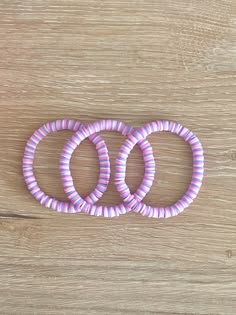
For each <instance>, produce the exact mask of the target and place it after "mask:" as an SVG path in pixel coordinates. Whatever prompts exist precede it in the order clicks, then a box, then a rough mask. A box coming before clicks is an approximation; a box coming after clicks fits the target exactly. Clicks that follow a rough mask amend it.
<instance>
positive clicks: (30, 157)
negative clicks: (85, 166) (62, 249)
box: [23, 119, 110, 213]
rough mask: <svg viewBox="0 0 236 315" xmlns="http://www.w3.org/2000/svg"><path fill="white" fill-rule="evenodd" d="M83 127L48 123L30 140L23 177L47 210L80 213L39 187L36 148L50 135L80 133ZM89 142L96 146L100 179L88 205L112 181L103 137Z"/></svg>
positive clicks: (73, 122)
mask: <svg viewBox="0 0 236 315" xmlns="http://www.w3.org/2000/svg"><path fill="white" fill-rule="evenodd" d="M82 127H83V125H82V124H81V123H80V122H79V121H77V120H72V119H63V120H56V121H52V122H48V123H46V124H45V125H43V126H41V127H40V128H39V129H38V130H36V131H35V132H34V133H33V135H32V136H31V137H30V139H29V140H28V142H27V144H26V147H25V152H24V157H23V176H24V178H25V183H26V185H27V187H28V190H29V192H30V193H31V194H32V195H33V197H34V198H35V199H36V200H38V201H39V202H40V203H41V204H42V205H44V206H45V207H47V208H52V209H53V210H56V211H58V212H70V213H74V212H78V210H77V211H76V210H75V208H74V206H73V204H72V203H69V202H64V201H59V200H57V199H56V198H53V197H50V196H48V195H46V194H45V193H44V192H43V191H42V190H41V189H40V187H39V185H38V183H37V180H36V178H35V176H34V170H33V162H34V156H35V152H36V148H37V146H38V144H39V142H40V141H41V140H42V139H43V138H45V137H46V136H47V135H48V134H50V133H52V132H56V131H59V130H72V131H78V130H80V129H81V128H82ZM89 140H90V141H91V142H93V143H94V144H95V146H96V149H97V152H98V157H99V165H100V175H99V179H98V184H97V186H96V188H95V189H94V191H93V192H91V194H90V195H89V196H87V197H86V198H85V200H86V202H88V203H91V204H93V203H95V202H97V201H98V200H99V199H100V198H101V197H102V195H103V193H104V192H105V191H106V189H107V186H108V183H109V180H110V161H109V156H108V150H107V146H106V144H105V142H104V140H103V139H102V137H101V136H99V135H97V134H93V135H92V136H90V137H89Z"/></svg>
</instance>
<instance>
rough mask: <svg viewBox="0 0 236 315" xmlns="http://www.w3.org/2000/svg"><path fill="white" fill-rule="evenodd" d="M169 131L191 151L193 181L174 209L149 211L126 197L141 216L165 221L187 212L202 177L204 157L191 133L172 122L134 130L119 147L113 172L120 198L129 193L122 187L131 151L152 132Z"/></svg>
mask: <svg viewBox="0 0 236 315" xmlns="http://www.w3.org/2000/svg"><path fill="white" fill-rule="evenodd" d="M161 131H169V132H172V133H175V134H176V135H178V136H180V137H182V138H183V139H184V140H185V141H186V142H188V143H189V144H190V146H191V149H192V154H193V174H192V180H191V183H190V185H189V188H188V190H187V192H186V193H185V194H184V195H183V196H182V197H181V198H180V199H179V200H178V201H177V202H176V203H175V204H173V205H171V206H169V207H152V206H147V205H146V204H145V203H143V202H142V201H141V200H137V198H135V197H134V196H129V198H130V200H129V201H128V204H127V206H128V207H129V208H130V209H131V210H133V211H135V212H139V213H141V214H142V215H145V216H148V217H154V218H167V217H171V216H175V215H177V214H179V213H180V212H182V211H183V210H184V209H185V208H187V207H188V206H189V205H190V204H191V203H192V201H193V200H194V199H195V198H196V196H197V194H198V192H199V190H200V188H201V185H202V179H203V173H204V156H203V148H202V145H201V143H200V141H199V139H198V138H197V136H196V135H194V134H193V133H192V132H191V131H189V130H188V129H187V128H185V127H183V126H182V125H180V124H178V123H175V122H172V121H154V122H151V123H148V124H145V125H144V126H143V127H142V128H139V129H136V130H135V131H134V132H133V133H132V134H131V135H130V136H129V137H128V138H127V139H126V140H125V141H124V143H123V144H122V146H121V148H120V151H119V154H118V157H117V159H116V171H115V186H116V188H117V190H118V192H119V193H120V196H121V197H122V196H123V191H124V190H127V189H128V186H127V184H126V183H125V172H126V161H127V158H128V155H129V154H130V152H131V150H132V149H133V147H134V146H135V145H136V143H138V142H139V141H142V140H143V139H146V137H147V136H148V135H150V134H152V133H153V132H161Z"/></svg>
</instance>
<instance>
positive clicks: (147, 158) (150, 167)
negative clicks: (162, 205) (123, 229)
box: [60, 120, 155, 217]
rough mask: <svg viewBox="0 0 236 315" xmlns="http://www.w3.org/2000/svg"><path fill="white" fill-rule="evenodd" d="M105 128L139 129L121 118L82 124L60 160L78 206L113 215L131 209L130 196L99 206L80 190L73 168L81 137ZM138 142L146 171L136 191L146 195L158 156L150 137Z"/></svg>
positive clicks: (124, 131)
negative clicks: (112, 204) (71, 166)
mask: <svg viewBox="0 0 236 315" xmlns="http://www.w3.org/2000/svg"><path fill="white" fill-rule="evenodd" d="M104 130H109V131H117V132H119V133H121V134H122V135H124V136H128V135H132V134H133V132H135V129H134V128H132V127H129V126H127V125H126V124H124V123H122V122H120V121H117V120H101V121H97V122H94V123H92V124H89V125H87V126H86V127H82V128H81V129H80V130H79V131H77V132H76V133H75V134H74V135H73V136H72V137H71V138H70V140H69V141H68V142H67V144H66V145H65V146H64V149H63V150H62V154H61V160H60V172H61V179H62V185H63V187H64V190H65V193H66V195H67V197H68V198H69V199H70V200H71V202H72V203H73V205H74V207H75V209H76V210H78V211H82V212H84V213H88V214H90V215H96V216H100V215H101V216H104V217H113V216H118V215H120V214H124V213H127V212H128V211H130V210H131V208H128V207H126V200H125V201H124V202H123V203H121V204H119V205H115V206H96V205H92V204H90V203H88V202H87V201H86V200H85V199H83V198H82V197H81V196H80V195H79V193H78V192H77V191H76V189H75V186H74V182H73V178H72V175H71V170H70V160H71V156H72V154H73V152H74V151H75V149H76V148H77V146H78V145H79V144H80V143H81V141H83V140H84V139H86V138H87V137H89V136H91V135H92V134H94V133H97V132H100V131H104ZM137 144H138V145H139V147H140V149H141V150H142V153H143V158H144V165H145V172H144V177H143V180H142V182H141V185H140V186H139V188H138V189H137V191H136V192H135V193H134V196H137V198H140V199H143V198H144V197H145V196H146V194H147V193H148V192H149V190H150V188H151V186H152V183H153V180H154V176H155V159H154V156H153V152H152V147H151V145H150V143H149V142H148V141H147V140H145V139H142V140H141V141H137ZM126 150H127V148H125V147H124V152H125V151H126ZM127 193H128V194H130V190H129V188H128V187H127ZM121 195H122V192H121Z"/></svg>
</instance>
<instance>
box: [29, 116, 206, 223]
mask: <svg viewBox="0 0 236 315" xmlns="http://www.w3.org/2000/svg"><path fill="white" fill-rule="evenodd" d="M59 130H72V131H74V132H75V134H74V135H73V136H72V137H71V138H70V139H69V140H68V142H67V143H66V145H65V146H64V149H63V151H62V153H61V159H60V174H61V179H62V185H63V187H64V190H65V193H66V194H67V196H68V199H69V200H70V202H64V201H59V200H57V199H56V198H53V197H50V196H48V195H46V194H45V193H44V192H43V191H42V190H41V189H40V187H39V186H38V183H37V181H36V178H35V176H34V171H33V161H34V156H35V152H36V148H37V145H38V143H39V142H40V141H41V140H42V139H43V138H44V137H46V136H47V135H48V134H49V133H51V132H56V131H59ZM103 130H109V131H117V132H119V133H121V134H122V135H124V136H126V137H127V139H126V140H125V141H124V143H123V144H122V146H121V148H120V150H119V153H118V156H117V159H116V169H115V186H116V188H117V191H118V192H119V194H120V196H121V198H122V200H123V202H122V203H121V204H119V205H115V206H97V205H95V204H96V202H97V201H98V200H99V199H100V198H101V197H102V196H103V194H104V192H105V191H106V189H107V186H108V183H109V180H110V160H109V155H108V149H107V146H106V144H105V142H104V140H103V138H102V137H101V136H99V135H98V134H97V133H98V132H100V131H103ZM161 131H168V132H172V133H175V134H177V135H179V136H180V137H182V138H183V139H184V140H185V141H186V142H188V143H189V144H190V146H191V149H192V153H193V174H192V180H191V183H190V185H189V188H188V190H187V192H186V193H185V194H184V195H183V196H182V197H181V199H180V200H178V201H177V202H176V203H175V204H173V205H171V206H169V207H152V206H148V205H146V204H145V203H143V202H142V200H143V198H144V197H145V196H146V194H147V193H148V192H149V191H150V188H151V186H152V183H153V180H154V176H155V160H154V156H153V151H152V147H151V145H150V143H149V142H148V141H147V140H146V137H147V136H148V135H150V134H151V133H153V132H161ZM86 138H89V140H90V141H92V142H93V143H94V144H95V146H96V150H97V153H98V158H99V166H100V175H99V180H98V184H97V186H96V188H95V190H94V191H93V192H92V193H90V195H89V196H87V197H86V198H85V199H83V198H82V197H81V196H80V195H79V193H78V192H77V191H76V189H75V186H74V182H73V178H72V175H71V170H70V160H71V157H72V154H73V152H74V151H75V149H76V148H77V146H78V145H79V144H80V143H81V141H83V140H84V139H86ZM136 144H138V145H139V147H140V149H141V151H142V153H143V159H144V167H145V169H144V177H143V179H142V182H141V184H140V186H139V188H138V189H137V191H136V192H135V193H134V194H131V192H130V189H129V187H128V186H127V184H126V182H125V175H126V162H127V158H128V155H129V154H130V152H131V150H132V149H133V147H134V146H135V145H136ZM203 173H204V156H203V149H202V145H201V143H200V141H199V139H198V138H197V137H196V136H195V135H194V134H193V133H192V132H191V131H189V130H188V129H187V128H185V127H183V126H182V125H180V124H178V123H176V122H172V121H154V122H151V123H149V124H146V125H144V126H143V127H142V128H139V129H135V128H132V127H130V126H127V125H126V124H124V123H122V122H120V121H116V120H101V121H96V122H94V123H91V124H88V125H87V126H85V125H82V124H81V123H80V122H79V121H76V120H70V119H63V120H57V121H53V122H48V123H46V124H45V125H43V126H42V127H40V128H39V129H38V130H36V131H35V132H34V133H33V135H32V136H31V137H30V139H29V140H28V142H27V144H26V147H25V152H24V157H23V175H24V178H25V182H26V185H27V187H28V190H29V191H30V193H31V194H32V195H33V196H34V198H35V199H37V200H38V201H39V202H40V203H41V204H42V205H44V206H46V207H48V208H52V209H54V210H56V211H58V212H66V213H76V212H83V213H87V214H90V215H96V216H105V217H113V216H118V215H120V214H124V213H127V212H129V211H135V212H138V213H141V214H142V215H144V216H148V217H154V218H168V217H171V216H175V215H178V214H179V213H181V212H182V211H183V210H184V209H185V208H186V207H188V206H189V205H190V204H191V202H192V201H193V200H194V199H195V198H196V196H197V194H198V192H199V190H200V188H201V184H202V179H203Z"/></svg>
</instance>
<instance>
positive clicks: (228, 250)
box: [225, 249, 233, 258]
mask: <svg viewBox="0 0 236 315" xmlns="http://www.w3.org/2000/svg"><path fill="white" fill-rule="evenodd" d="M225 252H226V255H227V257H228V258H231V257H232V256H233V252H232V250H231V249H227V250H226V251H225Z"/></svg>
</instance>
